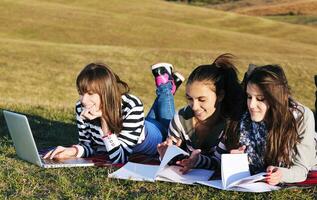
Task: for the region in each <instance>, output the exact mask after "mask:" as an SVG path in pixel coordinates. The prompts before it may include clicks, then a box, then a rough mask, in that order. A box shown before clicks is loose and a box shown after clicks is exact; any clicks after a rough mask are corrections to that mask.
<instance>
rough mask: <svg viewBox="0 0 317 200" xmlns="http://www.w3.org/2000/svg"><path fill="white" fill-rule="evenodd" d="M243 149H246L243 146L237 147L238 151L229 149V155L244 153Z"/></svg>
mask: <svg viewBox="0 0 317 200" xmlns="http://www.w3.org/2000/svg"><path fill="white" fill-rule="evenodd" d="M245 149H246V146H245V145H243V146H242V147H239V148H238V149H231V150H230V153H232V154H241V153H244V151H245Z"/></svg>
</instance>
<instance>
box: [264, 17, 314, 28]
mask: <svg viewBox="0 0 317 200" xmlns="http://www.w3.org/2000/svg"><path fill="white" fill-rule="evenodd" d="M266 18H268V19H272V20H277V21H283V22H287V23H292V24H303V25H312V26H317V16H314V15H313V16H311V15H282V16H267V17H266Z"/></svg>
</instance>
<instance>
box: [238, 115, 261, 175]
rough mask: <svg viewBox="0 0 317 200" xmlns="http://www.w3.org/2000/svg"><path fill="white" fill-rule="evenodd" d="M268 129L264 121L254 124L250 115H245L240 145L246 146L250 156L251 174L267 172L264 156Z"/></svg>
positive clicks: (241, 127) (242, 121) (242, 120)
mask: <svg viewBox="0 0 317 200" xmlns="http://www.w3.org/2000/svg"><path fill="white" fill-rule="evenodd" d="M266 136H267V127H266V125H265V123H264V122H263V121H261V122H254V121H252V120H251V117H250V113H249V112H246V113H244V114H243V116H242V119H241V121H240V139H239V143H240V145H241V146H242V145H245V146H246V150H245V153H247V154H248V159H249V165H250V172H251V174H256V173H259V172H263V171H265V166H264V154H265V149H266Z"/></svg>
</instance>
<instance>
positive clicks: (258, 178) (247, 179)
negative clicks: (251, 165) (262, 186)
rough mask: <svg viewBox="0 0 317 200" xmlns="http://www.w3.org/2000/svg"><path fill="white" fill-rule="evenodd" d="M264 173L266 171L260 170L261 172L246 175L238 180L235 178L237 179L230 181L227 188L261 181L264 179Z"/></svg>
mask: <svg viewBox="0 0 317 200" xmlns="http://www.w3.org/2000/svg"><path fill="white" fill-rule="evenodd" d="M265 175H266V173H265V172H262V173H258V174H255V175H253V176H248V177H245V178H242V179H240V180H237V181H235V182H233V183H231V184H230V185H228V187H227V188H230V187H234V186H239V185H241V184H250V183H254V182H256V181H262V180H264V179H265Z"/></svg>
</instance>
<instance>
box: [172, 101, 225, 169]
mask: <svg viewBox="0 0 317 200" xmlns="http://www.w3.org/2000/svg"><path fill="white" fill-rule="evenodd" d="M193 120H194V114H193V111H192V109H191V108H190V107H189V106H187V107H185V108H182V109H180V110H179V111H178V112H177V113H176V114H175V115H174V118H173V119H172V120H171V123H170V126H169V130H168V135H169V136H173V137H175V138H177V139H181V140H182V144H181V146H180V147H181V148H182V149H183V150H185V151H186V152H188V153H191V152H192V151H193V150H195V149H201V154H200V155H199V157H198V160H197V162H196V164H195V168H205V169H212V168H214V167H216V163H215V162H216V160H214V159H215V158H214V156H213V155H214V151H215V149H216V147H217V144H218V143H219V142H220V138H221V133H222V131H223V127H224V123H223V122H222V123H219V124H218V125H217V126H215V127H214V128H213V129H212V131H211V132H210V133H209V134H208V135H207V136H206V138H205V139H204V141H199V138H198V137H197V134H196V133H195V127H194V126H193V124H194V123H193Z"/></svg>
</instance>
